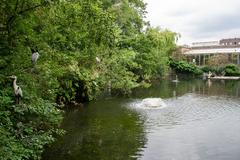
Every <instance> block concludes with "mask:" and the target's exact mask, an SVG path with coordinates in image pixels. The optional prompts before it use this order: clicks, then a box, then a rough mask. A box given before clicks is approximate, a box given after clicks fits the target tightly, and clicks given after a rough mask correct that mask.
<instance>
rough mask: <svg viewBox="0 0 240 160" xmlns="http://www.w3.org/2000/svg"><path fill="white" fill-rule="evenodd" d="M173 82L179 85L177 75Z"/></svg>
mask: <svg viewBox="0 0 240 160" xmlns="http://www.w3.org/2000/svg"><path fill="white" fill-rule="evenodd" d="M172 82H175V83H178V82H179V80H178V76H177V75H176V79H174V80H172Z"/></svg>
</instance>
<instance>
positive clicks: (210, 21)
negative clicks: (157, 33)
mask: <svg viewBox="0 0 240 160" xmlns="http://www.w3.org/2000/svg"><path fill="white" fill-rule="evenodd" d="M144 2H145V3H147V4H148V5H147V11H148V13H147V15H146V16H147V20H148V21H150V24H151V25H152V26H159V27H161V28H167V29H169V30H172V31H174V32H177V33H180V34H181V38H180V40H179V42H178V43H179V44H191V43H192V42H198V41H211V40H219V39H222V38H232V37H233V38H234V37H240V0H144Z"/></svg>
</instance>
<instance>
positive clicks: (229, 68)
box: [224, 64, 240, 76]
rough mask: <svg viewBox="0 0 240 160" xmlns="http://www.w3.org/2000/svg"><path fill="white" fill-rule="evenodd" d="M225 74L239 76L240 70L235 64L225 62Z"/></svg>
mask: <svg viewBox="0 0 240 160" xmlns="http://www.w3.org/2000/svg"><path fill="white" fill-rule="evenodd" d="M224 71H225V75H226V76H239V75H240V70H239V68H238V67H237V65H235V64H227V65H226V66H225V67H224Z"/></svg>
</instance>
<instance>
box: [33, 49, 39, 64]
mask: <svg viewBox="0 0 240 160" xmlns="http://www.w3.org/2000/svg"><path fill="white" fill-rule="evenodd" d="M31 51H32V64H33V65H35V64H36V63H37V60H38V58H39V53H38V50H34V49H32V48H31Z"/></svg>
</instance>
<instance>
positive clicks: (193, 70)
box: [169, 58, 240, 76]
mask: <svg viewBox="0 0 240 160" xmlns="http://www.w3.org/2000/svg"><path fill="white" fill-rule="evenodd" d="M169 65H170V67H171V68H172V69H174V70H175V71H176V72H177V73H183V74H190V75H201V74H202V73H203V72H205V73H208V72H209V71H210V72H212V73H214V74H215V75H225V76H239V75H240V69H239V67H238V66H237V65H235V64H226V65H224V66H222V65H221V66H204V67H199V66H196V65H195V64H192V63H188V62H187V61H184V60H175V59H172V58H170V59H169Z"/></svg>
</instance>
